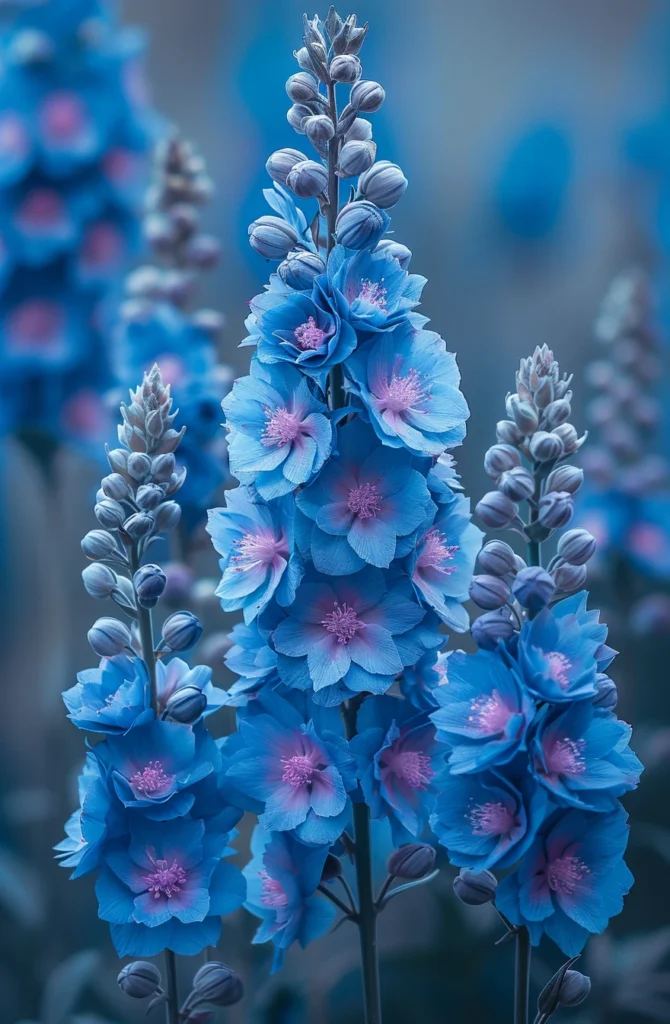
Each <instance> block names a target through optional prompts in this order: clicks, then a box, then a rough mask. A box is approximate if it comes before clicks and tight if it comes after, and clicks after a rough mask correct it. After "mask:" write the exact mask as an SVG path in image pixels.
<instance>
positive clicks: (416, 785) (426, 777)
mask: <svg viewBox="0 0 670 1024" xmlns="http://www.w3.org/2000/svg"><path fill="white" fill-rule="evenodd" d="M387 766H388V768H390V770H391V771H392V772H393V774H394V775H397V776H398V778H400V779H402V780H403V781H404V782H406V783H407V785H408V786H410V787H411V788H412V789H426V787H427V786H428V785H429V783H430V780H431V779H432V778H433V776H434V775H435V772H434V771H433V768H432V764H431V759H430V757H429V756H428V754H422V753H421V752H420V751H419V750H399V751H397V752H393V751H392V752H391V757H390V758H389V760H388V763H387Z"/></svg>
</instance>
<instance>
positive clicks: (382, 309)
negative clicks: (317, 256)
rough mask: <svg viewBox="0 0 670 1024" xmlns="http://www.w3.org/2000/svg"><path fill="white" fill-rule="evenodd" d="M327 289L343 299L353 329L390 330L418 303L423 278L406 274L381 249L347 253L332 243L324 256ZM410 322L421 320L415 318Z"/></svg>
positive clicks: (393, 258)
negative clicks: (328, 254)
mask: <svg viewBox="0 0 670 1024" xmlns="http://www.w3.org/2000/svg"><path fill="white" fill-rule="evenodd" d="M328 280H329V284H330V288H331V292H338V293H339V295H341V296H343V298H344V299H345V301H346V307H347V312H346V313H345V314H344V315H345V316H346V319H347V320H348V321H349V323H350V324H351V325H352V326H353V327H355V328H356V330H357V331H391V330H393V328H394V327H397V326H398V324H400V323H402V322H403V321H404V320H407V319H408V318H409V316H410V313H411V311H412V309H414V307H415V306H416V305H418V303H419V301H420V299H421V292H422V291H423V287H424V285H425V284H426V278H425V277H420V275H419V274H408V273H407V271H406V270H403V269H402V267H401V266H400V264H399V262H398V260H397V259H396V258H395V257H394V256H392V255H390V254H389V253H388V252H387V251H386V250H385V249H377V250H375V251H374V252H369V251H368V250H366V249H363V250H361V251H360V252H354V253H352V252H350V251H347V250H346V249H344V248H343V247H342V246H341V245H337V246H335V248H334V249H333V251H332V252H331V254H330V256H329V258H328ZM413 322H414V323H425V317H418V316H417V317H415V318H414V320H413Z"/></svg>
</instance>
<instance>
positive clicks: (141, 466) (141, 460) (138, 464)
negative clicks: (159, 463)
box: [127, 452, 151, 482]
mask: <svg viewBox="0 0 670 1024" xmlns="http://www.w3.org/2000/svg"><path fill="white" fill-rule="evenodd" d="M127 471H128V475H129V476H132V478H133V480H137V481H138V482H139V481H141V480H144V478H145V477H146V476H148V475H149V473H150V472H151V459H150V458H149V456H148V455H145V454H144V452H131V453H130V455H129V456H128V466H127Z"/></svg>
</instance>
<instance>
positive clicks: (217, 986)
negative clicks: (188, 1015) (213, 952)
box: [193, 960, 244, 1006]
mask: <svg viewBox="0 0 670 1024" xmlns="http://www.w3.org/2000/svg"><path fill="white" fill-rule="evenodd" d="M193 989H194V991H195V992H196V993H197V995H198V997H199V999H200V1000H202V1002H203V1003H211V1004H212V1006H234V1004H235V1003H239V1001H240V999H242V997H243V995H244V985H243V984H242V979H241V978H240V977H239V975H237V974H236V973H235V971H231V969H230V967H226V965H225V964H222V963H218V962H217V961H215V960H210V962H209V963H207V964H203V966H202V967H201V968H200V969H199V970H198V971H197V972H196V975H195V977H194V979H193Z"/></svg>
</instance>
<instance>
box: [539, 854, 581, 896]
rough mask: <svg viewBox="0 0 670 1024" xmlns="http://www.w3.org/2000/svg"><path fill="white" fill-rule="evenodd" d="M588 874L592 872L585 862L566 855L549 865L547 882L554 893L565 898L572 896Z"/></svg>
mask: <svg viewBox="0 0 670 1024" xmlns="http://www.w3.org/2000/svg"><path fill="white" fill-rule="evenodd" d="M588 874H590V871H589V869H588V868H587V866H586V864H585V863H584V861H583V860H580V859H579V857H575V856H574V855H573V854H566V855H565V856H564V857H557V858H556V860H553V861H552V862H551V864H549V866H548V868H547V881H548V883H549V888H550V889H552V890H553V891H554V892H559V893H561V894H562V895H563V896H572V894H573V892H574V891H575V889H576V888H577V885H578V884H579V882H581V880H582V879H583V878H585V877H586V875H588Z"/></svg>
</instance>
